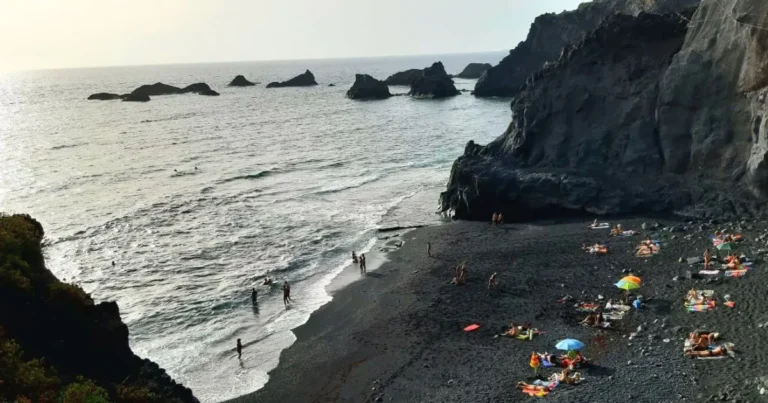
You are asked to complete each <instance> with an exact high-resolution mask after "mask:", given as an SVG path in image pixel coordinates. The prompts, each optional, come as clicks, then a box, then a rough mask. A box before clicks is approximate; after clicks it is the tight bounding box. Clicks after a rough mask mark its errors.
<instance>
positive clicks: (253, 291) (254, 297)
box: [251, 288, 257, 305]
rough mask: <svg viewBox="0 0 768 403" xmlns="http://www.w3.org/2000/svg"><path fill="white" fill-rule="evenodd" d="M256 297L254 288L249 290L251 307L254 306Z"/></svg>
mask: <svg viewBox="0 0 768 403" xmlns="http://www.w3.org/2000/svg"><path fill="white" fill-rule="evenodd" d="M256 297H257V294H256V289H255V288H251V303H252V304H253V305H256Z"/></svg>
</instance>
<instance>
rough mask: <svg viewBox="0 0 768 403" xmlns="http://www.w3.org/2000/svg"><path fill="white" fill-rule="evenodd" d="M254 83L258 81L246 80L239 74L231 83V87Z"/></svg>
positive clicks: (250, 85) (252, 84) (246, 85)
mask: <svg viewBox="0 0 768 403" xmlns="http://www.w3.org/2000/svg"><path fill="white" fill-rule="evenodd" d="M254 85H256V83H252V82H250V81H248V80H246V79H245V77H243V76H237V77H235V78H234V79H233V80H232V82H230V83H229V86H230V87H253V86H254Z"/></svg>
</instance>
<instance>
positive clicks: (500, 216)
mask: <svg viewBox="0 0 768 403" xmlns="http://www.w3.org/2000/svg"><path fill="white" fill-rule="evenodd" d="M496 222H497V223H498V224H499V225H503V224H504V215H503V214H501V213H499V215H498V216H497V217H496Z"/></svg>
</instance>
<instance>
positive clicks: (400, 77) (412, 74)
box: [384, 69, 424, 86]
mask: <svg viewBox="0 0 768 403" xmlns="http://www.w3.org/2000/svg"><path fill="white" fill-rule="evenodd" d="M423 72H424V70H422V69H409V70H405V71H400V72H397V73H395V74H392V75H391V76H389V77H387V79H386V80H384V83H385V84H387V85H403V86H410V85H411V83H413V81H414V80H416V78H418V77H419V76H421V73H423Z"/></svg>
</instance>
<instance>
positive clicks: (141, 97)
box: [120, 92, 150, 102]
mask: <svg viewBox="0 0 768 403" xmlns="http://www.w3.org/2000/svg"><path fill="white" fill-rule="evenodd" d="M120 99H122V100H123V102H149V101H150V98H149V95H147V94H145V93H141V92H139V93H136V94H134V93H130V94H123V95H120Z"/></svg>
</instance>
